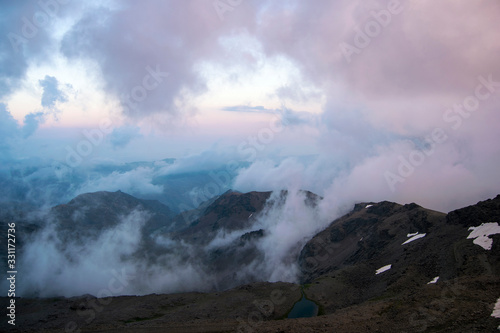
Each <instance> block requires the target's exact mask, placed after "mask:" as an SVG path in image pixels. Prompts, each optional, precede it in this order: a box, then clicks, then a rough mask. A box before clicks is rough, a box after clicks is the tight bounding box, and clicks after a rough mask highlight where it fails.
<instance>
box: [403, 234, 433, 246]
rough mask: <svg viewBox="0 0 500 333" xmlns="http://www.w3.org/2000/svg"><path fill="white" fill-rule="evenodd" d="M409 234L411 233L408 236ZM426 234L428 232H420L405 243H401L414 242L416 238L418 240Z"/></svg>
mask: <svg viewBox="0 0 500 333" xmlns="http://www.w3.org/2000/svg"><path fill="white" fill-rule="evenodd" d="M409 235H410V234H408V237H409ZM425 235H427V234H419V233H417V234H416V235H415V236H413V237H412V238H410V239H408V240H407V241H406V242H404V243H403V244H401V245H405V244H408V243H411V242H413V241H414V240H417V239H419V238H423V237H425Z"/></svg>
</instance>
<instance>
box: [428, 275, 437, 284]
mask: <svg viewBox="0 0 500 333" xmlns="http://www.w3.org/2000/svg"><path fill="white" fill-rule="evenodd" d="M438 280H439V276H436V277H435V278H434V279H432V280H431V281H429V282H427V284H433V283H436V282H438Z"/></svg>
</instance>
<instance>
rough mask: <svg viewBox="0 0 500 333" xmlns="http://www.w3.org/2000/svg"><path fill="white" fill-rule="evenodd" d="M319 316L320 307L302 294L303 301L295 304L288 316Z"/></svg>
mask: <svg viewBox="0 0 500 333" xmlns="http://www.w3.org/2000/svg"><path fill="white" fill-rule="evenodd" d="M317 315H318V306H317V305H316V303H314V302H313V301H310V300H308V299H307V298H306V296H305V295H304V293H302V299H301V300H300V301H298V302H297V303H295V305H294V306H293V308H292V310H291V311H290V313H289V314H288V318H307V317H316V316H317Z"/></svg>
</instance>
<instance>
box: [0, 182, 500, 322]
mask: <svg viewBox="0 0 500 333" xmlns="http://www.w3.org/2000/svg"><path fill="white" fill-rule="evenodd" d="M282 195H283V196H286V193H282ZM268 198H269V194H267V193H255V192H252V193H247V194H242V193H236V192H227V193H225V194H224V195H223V196H221V197H220V198H218V199H217V200H214V201H213V202H210V203H207V205H206V208H204V209H203V212H202V213H201V212H198V214H199V215H198V216H199V217H197V218H195V219H194V220H192V222H191V223H190V225H189V226H188V227H186V228H185V229H182V230H178V231H174V232H166V233H165V234H168V235H172V236H174V238H177V239H182V240H183V241H185V242H195V241H196V238H197V237H201V236H202V235H203V234H205V235H213V234H214V233H216V231H217V230H218V228H225V229H229V230H245V228H250V230H251V229H252V228H251V227H252V216H251V215H252V214H257V213H258V212H259V211H262V210H263V209H264V208H265V207H266V205H269V204H278V205H279V202H273V203H270V202H269V200H268ZM306 198H309V199H308V200H310V202H309V205H315V204H317V202H318V200H320V198H319V197H316V196H314V195H313V194H310V195H309V194H308V195H307V196H306ZM278 201H279V199H278ZM132 206H133V205H132ZM132 206H129V207H132ZM59 209H61V208H59ZM65 209H66V208H65ZM63 211H65V210H64V209H63ZM233 214H234V215H233ZM499 220H500V196H497V197H496V198H495V199H491V200H487V201H484V202H480V203H478V204H476V205H473V206H470V207H466V208H463V209H459V210H456V211H453V212H450V213H449V214H444V213H440V212H435V211H431V210H428V209H425V208H423V207H420V206H418V205H416V204H408V205H399V204H396V203H391V202H380V203H361V204H357V205H356V206H355V207H354V209H353V210H352V211H351V212H350V213H349V214H347V215H345V216H343V217H341V218H339V219H337V220H335V221H333V222H332V223H331V224H330V225H329V226H328V227H327V228H326V229H324V230H323V231H321V232H320V233H318V234H317V235H315V236H314V237H313V238H312V239H311V240H310V241H308V242H307V243H306V245H305V246H304V247H303V249H302V251H301V252H300V255H299V256H298V258H297V262H298V264H299V266H300V268H301V273H302V277H301V281H300V282H301V283H302V285H298V284H288V283H251V284H247V285H243V286H238V287H235V288H233V289H231V290H227V291H220V292H211V293H182V294H172V295H147V296H140V297H132V296H121V297H109V298H102V299H95V298H94V297H93V296H82V297H77V298H55V299H18V304H19V309H20V310H19V319H18V325H19V326H17V327H16V328H15V329H18V331H23V332H25V331H26V332H38V331H41V330H42V329H45V330H46V331H47V332H52V331H53V332H56V331H65V330H66V331H70V332H71V331H75V332H76V331H79V330H81V331H82V332H85V331H89V332H91V331H92V332H163V331H168V332H494V331H497V327H498V326H499V325H500V319H496V318H493V317H491V314H492V311H493V307H494V305H495V302H496V301H497V299H498V298H499V297H500V274H499V273H500V251H499V250H500V233H498V234H492V235H489V236H484V237H481V236H482V235H483V234H485V233H486V232H482V230H483V229H480V227H481V226H484V225H485V224H486V223H493V222H499ZM489 226H490V227H492V228H490V230H497V229H495V228H494V225H493V224H491V225H489ZM471 227H472V228H477V229H475V230H474V229H470V228H471ZM162 228H164V227H162ZM231 228H233V229H231ZM159 230H162V229H161V228H160V229H159ZM472 232H474V233H475V234H473V235H472V236H478V235H479V236H480V237H477V238H468V237H469V236H471V233H472ZM161 233H163V231H160V234H161ZM264 236H265V230H261V229H256V230H252V231H249V232H246V233H244V234H242V235H241V236H239V237H237V238H235V239H234V241H232V242H230V243H229V244H225V245H224V246H220V247H216V248H213V249H212V251H208V252H205V255H206V256H207V257H203V260H202V261H208V262H212V263H213V266H212V269H213V270H215V271H217V272H219V274H220V275H219V278H220V280H221V281H225V280H228V281H231V279H232V277H233V276H232V275H231V273H234V272H237V271H238V269H239V268H240V267H241V265H243V264H244V263H245V262H247V261H254V260H259V252H258V251H257V248H256V247H255V244H256V241H257V240H258V239H260V238H261V237H264ZM202 243H203V242H202ZM488 244H489V245H491V248H489V249H488ZM262 259H263V258H262ZM389 265H390V269H388V268H389ZM381 268H385V270H384V269H382V270H381ZM377 272H378V274H377ZM437 277H439V278H437ZM235 281H236V280H235ZM228 285H229V284H228ZM301 288H302V289H303V291H304V292H305V294H306V296H307V297H308V298H309V299H311V300H313V301H314V302H316V303H317V304H318V305H319V307H320V316H318V317H314V318H301V319H282V318H284V317H286V314H287V313H288V311H290V310H291V308H292V305H293V304H294V302H296V301H297V300H298V299H300V298H301V292H300V289H301ZM4 301H7V300H6V298H3V299H2V304H3V302H4ZM280 319H282V320H280ZM1 325H3V326H1V327H0V329H4V328H5V326H4V323H2V324H1ZM68 325H69V326H68ZM9 329H12V328H9ZM14 331H15V330H14Z"/></svg>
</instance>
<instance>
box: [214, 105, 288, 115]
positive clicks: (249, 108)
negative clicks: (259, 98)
mask: <svg viewBox="0 0 500 333" xmlns="http://www.w3.org/2000/svg"><path fill="white" fill-rule="evenodd" d="M222 111H230V112H251V113H271V114H274V113H277V112H278V110H272V109H266V108H265V107H263V106H249V105H235V106H226V107H223V108H222Z"/></svg>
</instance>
